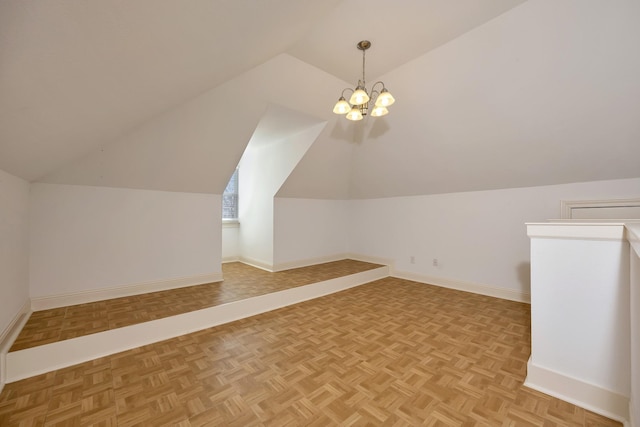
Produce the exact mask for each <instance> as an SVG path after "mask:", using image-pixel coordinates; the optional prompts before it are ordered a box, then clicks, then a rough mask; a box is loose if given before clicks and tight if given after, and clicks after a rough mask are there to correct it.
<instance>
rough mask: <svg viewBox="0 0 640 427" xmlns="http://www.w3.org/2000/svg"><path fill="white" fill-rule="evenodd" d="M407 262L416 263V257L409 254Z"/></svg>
mask: <svg viewBox="0 0 640 427" xmlns="http://www.w3.org/2000/svg"><path fill="white" fill-rule="evenodd" d="M409 262H410V263H411V264H415V263H416V257H414V256H413V255H411V256H410V257H409Z"/></svg>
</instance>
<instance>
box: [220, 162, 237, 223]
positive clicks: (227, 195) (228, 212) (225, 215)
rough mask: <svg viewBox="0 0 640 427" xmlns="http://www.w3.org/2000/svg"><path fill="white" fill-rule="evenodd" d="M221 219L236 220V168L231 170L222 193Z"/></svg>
mask: <svg viewBox="0 0 640 427" xmlns="http://www.w3.org/2000/svg"><path fill="white" fill-rule="evenodd" d="M222 219H223V220H236V221H237V220H238V169H236V170H235V171H234V172H233V175H231V179H230V180H229V183H228V184H227V188H225V189H224V193H222Z"/></svg>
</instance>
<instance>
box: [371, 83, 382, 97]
mask: <svg viewBox="0 0 640 427" xmlns="http://www.w3.org/2000/svg"><path fill="white" fill-rule="evenodd" d="M377 84H381V85H382V89H381V90H379V91H378V90H376V89H375V87H376V85H377ZM384 89H385V85H384V82H382V81H380V80H378V81H377V82H375V83H374V84H373V85H372V86H371V101H372V102H375V99H376V98H377V97H378V95H380V93H381V92H382V90H384Z"/></svg>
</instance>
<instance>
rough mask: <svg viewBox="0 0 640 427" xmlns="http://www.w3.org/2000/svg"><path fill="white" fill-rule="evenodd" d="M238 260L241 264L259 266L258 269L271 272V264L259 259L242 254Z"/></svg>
mask: <svg viewBox="0 0 640 427" xmlns="http://www.w3.org/2000/svg"><path fill="white" fill-rule="evenodd" d="M238 261H240V262H241V263H243V264H247V265H250V266H251V267H255V268H259V269H260V270H265V271H268V272H269V273H273V265H272V264H270V263H268V262H266V261H261V260H259V259H255V258H248V257H244V256H241V257H240V258H238Z"/></svg>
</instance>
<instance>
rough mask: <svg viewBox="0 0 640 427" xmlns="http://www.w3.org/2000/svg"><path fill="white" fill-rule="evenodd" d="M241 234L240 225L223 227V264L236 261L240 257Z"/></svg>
mask: <svg viewBox="0 0 640 427" xmlns="http://www.w3.org/2000/svg"><path fill="white" fill-rule="evenodd" d="M239 234H240V227H239V225H238V224H232V225H231V224H230V225H223V226H222V262H225V261H236V260H238V258H239V257H240V240H239V239H240V236H239Z"/></svg>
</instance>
